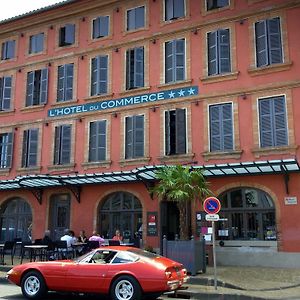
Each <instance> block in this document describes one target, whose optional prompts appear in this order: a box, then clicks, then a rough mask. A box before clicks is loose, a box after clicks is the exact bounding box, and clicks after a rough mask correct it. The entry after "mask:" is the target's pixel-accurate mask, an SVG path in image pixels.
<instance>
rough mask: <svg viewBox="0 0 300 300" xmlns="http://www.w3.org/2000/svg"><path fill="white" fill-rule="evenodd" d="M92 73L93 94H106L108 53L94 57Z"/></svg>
mask: <svg viewBox="0 0 300 300" xmlns="http://www.w3.org/2000/svg"><path fill="white" fill-rule="evenodd" d="M91 73H92V74H91V78H92V80H91V96H95V95H102V94H106V93H107V85H108V55H99V56H96V57H94V58H92V66H91Z"/></svg>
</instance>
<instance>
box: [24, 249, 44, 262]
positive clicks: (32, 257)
mask: <svg viewBox="0 0 300 300" xmlns="http://www.w3.org/2000/svg"><path fill="white" fill-rule="evenodd" d="M24 248H26V249H29V251H30V254H29V257H30V261H32V260H34V261H35V259H36V257H37V256H40V258H42V255H43V250H45V249H47V248H48V245H25V246H24ZM21 259H22V260H23V257H22V258H21Z"/></svg>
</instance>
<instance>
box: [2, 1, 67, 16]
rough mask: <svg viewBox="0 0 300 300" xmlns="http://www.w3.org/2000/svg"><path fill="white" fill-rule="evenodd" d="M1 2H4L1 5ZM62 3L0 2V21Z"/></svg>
mask: <svg viewBox="0 0 300 300" xmlns="http://www.w3.org/2000/svg"><path fill="white" fill-rule="evenodd" d="M2 2H5V4H4V3H2ZM59 2H63V1H62V0H6V1H5V0H1V4H2V5H1V9H0V21H1V20H5V19H8V18H11V17H15V16H18V15H20V14H24V13H27V12H29V11H32V10H35V9H38V8H41V7H45V6H48V5H52V4H56V3H59Z"/></svg>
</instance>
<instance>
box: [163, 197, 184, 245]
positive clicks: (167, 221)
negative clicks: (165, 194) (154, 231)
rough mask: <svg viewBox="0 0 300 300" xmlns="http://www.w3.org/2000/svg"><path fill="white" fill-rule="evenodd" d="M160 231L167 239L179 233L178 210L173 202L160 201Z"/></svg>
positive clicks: (172, 238)
mask: <svg viewBox="0 0 300 300" xmlns="http://www.w3.org/2000/svg"><path fill="white" fill-rule="evenodd" d="M160 209H161V218H160V219H161V233H162V238H163V236H164V235H165V236H166V237H167V239H168V240H174V239H175V234H178V235H179V210H178V208H177V205H176V203H175V202H172V201H162V202H161V206H160Z"/></svg>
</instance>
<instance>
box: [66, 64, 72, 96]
mask: <svg viewBox="0 0 300 300" xmlns="http://www.w3.org/2000/svg"><path fill="white" fill-rule="evenodd" d="M73 72H74V65H73V64H67V65H66V67H65V78H64V80H65V91H64V92H65V96H64V101H67V100H72V99H73Z"/></svg>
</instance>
